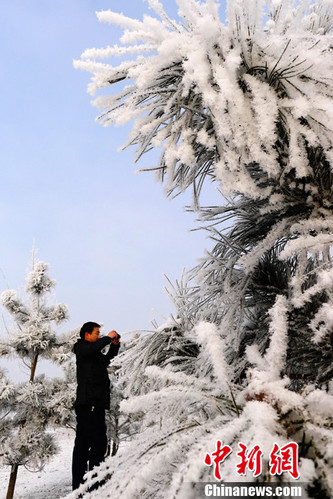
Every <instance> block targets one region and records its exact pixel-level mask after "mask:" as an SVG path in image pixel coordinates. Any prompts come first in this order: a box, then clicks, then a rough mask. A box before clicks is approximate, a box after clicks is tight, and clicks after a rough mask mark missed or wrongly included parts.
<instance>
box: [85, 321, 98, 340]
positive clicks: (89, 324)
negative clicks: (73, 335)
mask: <svg viewBox="0 0 333 499" xmlns="http://www.w3.org/2000/svg"><path fill="white" fill-rule="evenodd" d="M95 327H101V326H100V325H99V324H97V322H85V323H84V324H83V326H82V327H81V329H80V337H81V338H82V339H83V340H84V336H85V334H86V333H89V334H91V333H92V332H93V330H94V328H95Z"/></svg>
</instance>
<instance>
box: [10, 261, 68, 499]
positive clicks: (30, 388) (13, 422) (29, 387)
mask: <svg viewBox="0 0 333 499" xmlns="http://www.w3.org/2000/svg"><path fill="white" fill-rule="evenodd" d="M47 269H48V265H47V264H46V263H44V262H40V261H39V262H36V263H33V266H32V270H31V272H30V273H29V274H28V276H27V284H26V293H27V300H26V301H22V300H21V299H20V298H19V297H18V295H17V292H16V291H14V290H8V291H4V292H3V293H2V295H1V301H2V304H3V306H4V307H5V308H6V309H7V310H8V312H9V313H10V314H11V316H12V318H13V321H14V323H15V326H16V328H15V330H14V331H12V332H11V333H10V334H9V335H8V337H7V338H6V339H5V340H3V341H2V345H1V351H0V354H1V355H8V356H10V357H12V356H14V355H16V356H18V357H19V358H20V359H21V360H22V362H23V363H24V365H25V366H27V367H28V369H29V379H28V380H27V381H26V382H23V383H19V384H17V385H15V384H12V383H10V381H9V380H8V379H7V377H6V376H5V374H4V373H3V372H1V373H0V383H1V395H0V410H1V420H0V421H1V451H0V456H1V460H2V462H3V463H5V464H7V465H9V466H11V473H10V479H9V484H8V490H7V499H11V498H12V497H13V494H14V489H15V483H16V478H17V472H18V468H19V466H22V465H23V466H28V465H29V467H36V468H42V467H43V465H44V463H45V462H46V460H47V459H48V458H49V457H50V456H52V455H53V454H54V452H55V451H56V444H55V441H54V438H53V436H52V435H51V434H50V433H48V432H47V426H48V425H49V424H63V425H64V424H66V423H68V422H70V420H71V417H72V415H71V410H70V404H71V399H72V391H73V388H74V386H71V385H69V386H68V385H67V384H66V382H65V381H64V380H62V379H57V378H54V379H47V378H45V376H44V375H40V376H37V375H36V368H37V363H38V360H39V359H42V358H44V359H51V358H52V357H53V360H57V361H58V363H62V362H64V361H65V360H67V359H68V357H69V352H68V347H67V346H63V347H61V341H60V342H59V339H57V336H56V331H55V329H54V325H58V324H60V323H62V322H63V321H64V320H66V319H67V317H68V312H67V306H66V305H64V304H57V305H50V304H49V303H48V299H47V295H48V293H49V292H50V291H51V290H52V289H53V288H54V286H55V281H54V280H52V279H50V277H49V275H48V273H47ZM62 343H64V339H62Z"/></svg>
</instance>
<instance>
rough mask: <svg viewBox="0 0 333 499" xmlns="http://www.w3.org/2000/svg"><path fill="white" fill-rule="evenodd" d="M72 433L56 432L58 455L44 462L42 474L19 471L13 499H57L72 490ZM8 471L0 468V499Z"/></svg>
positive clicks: (5, 487) (5, 484)
mask: <svg viewBox="0 0 333 499" xmlns="http://www.w3.org/2000/svg"><path fill="white" fill-rule="evenodd" d="M74 438H75V433H74V431H73V430H66V429H62V430H58V431H57V443H58V446H59V452H58V453H57V454H56V455H55V456H54V457H53V458H52V459H51V460H50V461H49V462H48V464H47V465H46V466H45V468H44V469H43V471H38V472H31V471H28V470H26V469H25V468H24V467H23V466H21V467H20V468H19V471H18V475H17V481H16V487H15V494H14V499H59V498H60V497H64V496H66V495H67V494H68V493H69V492H70V491H71V490H72V476H71V467H72V450H73V444H74ZM9 474H10V468H9V466H7V467H0V484H1V485H0V499H4V498H5V497H6V492H7V486H8V479H9Z"/></svg>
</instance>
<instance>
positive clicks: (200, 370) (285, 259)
mask: <svg viewBox="0 0 333 499" xmlns="http://www.w3.org/2000/svg"><path fill="white" fill-rule="evenodd" d="M147 1H148V4H149V5H150V7H151V8H152V10H154V11H155V13H156V14H157V16H158V17H152V16H145V17H144V19H143V21H139V20H136V19H130V18H128V17H126V16H124V15H123V14H117V13H114V12H111V11H105V12H100V13H98V17H99V19H100V21H102V22H109V23H111V24H117V25H120V26H121V27H122V28H124V34H123V36H122V38H121V42H122V43H123V46H122V47H119V46H114V47H108V48H106V49H89V50H86V51H85V52H84V53H83V55H82V58H81V60H80V61H77V62H76V66H77V67H79V68H82V69H86V70H88V71H90V72H92V73H93V75H94V76H93V79H92V82H91V83H90V85H89V91H90V92H91V93H92V94H93V93H95V92H96V91H98V90H99V89H101V88H108V87H111V86H113V87H115V88H116V87H118V90H117V89H116V90H115V92H114V93H111V92H110V95H108V96H105V92H103V94H104V95H103V96H101V97H98V98H97V99H96V100H95V104H96V105H97V106H98V107H100V108H101V109H103V112H102V114H101V116H100V118H99V119H100V121H101V122H102V123H103V124H104V125H106V126H108V125H110V124H113V123H117V124H123V123H125V122H126V121H129V120H134V125H133V129H132V132H131V135H130V139H129V142H128V145H135V146H137V159H139V158H141V157H142V155H143V154H144V153H145V152H147V151H149V150H150V149H151V148H154V147H161V148H162V154H161V158H160V162H159V164H158V165H157V166H156V167H155V168H154V169H153V170H154V172H155V174H156V175H157V177H158V179H160V180H161V181H164V182H165V185H166V193H167V194H168V195H172V194H178V193H179V192H183V191H184V190H186V189H187V188H189V187H191V188H192V191H193V209H194V210H197V211H198V216H199V219H200V220H201V221H202V223H204V224H205V225H204V226H205V228H206V229H207V230H208V231H209V232H210V234H211V236H212V239H213V240H214V241H215V247H214V248H213V250H212V251H211V252H210V253H207V254H206V256H205V257H204V258H202V260H201V262H200V264H199V265H198V266H197V267H196V268H195V269H194V270H193V271H192V273H190V275H189V277H190V278H191V276H193V277H192V279H190V280H189V282H188V285H187V286H185V287H184V286H179V288H178V290H177V292H176V297H175V299H176V301H177V309H178V316H177V317H176V318H175V323H174V327H169V326H168V327H166V328H162V329H161V330H160V331H157V332H156V333H155V334H154V335H153V336H152V337H151V338H145V339H141V340H137V343H136V344H135V343H134V344H133V348H132V349H128V351H127V353H126V355H124V358H122V365H123V366H125V365H126V360H128V361H129V366H128V368H126V367H124V368H123V376H124V380H125V384H126V386H127V389H126V390H127V391H125V396H126V397H128V399H127V400H125V401H124V402H123V403H122V404H121V407H120V408H121V410H123V412H124V413H126V414H129V415H131V418H132V419H131V420H132V422H133V434H134V433H137V432H139V435H137V436H133V438H134V440H133V446H129V447H130V448H124V450H123V451H121V450H120V452H119V455H118V460H119V461H120V462H122V463H123V466H126V465H128V469H130V470H131V471H132V475H129V476H128V478H127V479H126V480H125V482H126V483H125V484H124V481H123V480H122V479H121V477H120V470H121V469H122V467H119V472H118V469H117V463H116V462H111V461H110V462H108V463H107V464H106V465H105V467H106V468H105V473H107V474H112V480H111V482H110V484H109V485H108V486H107V485H106V486H105V490H106V492H105V494H106V495H105V497H109V496H110V497H112V493H114V492H115V491H116V490H120V488H121V490H122V491H123V494H124V495H123V497H146V498H148V497H164V495H163V494H165V497H177V498H178V497H188V495H186V494H188V490H186V487H187V485H186V483H187V482H191V481H200V480H205V479H206V480H209V477H211V476H212V475H211V469H210V468H207V467H206V466H205V464H204V462H203V453H204V452H205V451H208V450H209V449H208V447H211V446H212V445H213V444H214V442H216V440H217V439H220V440H223V442H224V443H225V444H228V445H237V442H240V441H242V442H244V443H246V444H247V445H248V446H253V445H255V444H260V445H261V446H262V448H263V449H264V450H265V452H266V453H267V451H268V449H269V448H270V446H271V445H272V443H273V442H274V441H276V442H278V443H279V444H281V445H282V444H283V443H286V442H287V441H288V439H289V440H290V439H291V438H292V439H293V440H294V441H295V442H297V443H298V444H299V449H300V461H299V466H300V471H301V477H302V481H304V482H307V483H308V484H309V486H308V494H309V497H330V496H331V495H332V494H333V476H332V454H331V452H330V451H329V448H330V446H331V445H332V441H333V435H332V418H331V415H332V371H333V357H332V329H333V314H332V305H333V303H332V292H333V278H332V275H333V274H332V273H333V267H332V243H333V236H332V207H333V198H332V192H333V191H332V182H333V178H332V162H333V147H332V145H333V133H332V112H331V109H332V93H333V92H332V79H331V76H330V75H331V74H332V65H333V63H332V61H333V59H332V47H333V38H332V19H333V4H332V1H331V0H298V1H297V0H295V1H294V0H229V1H227V2H226V6H225V7H226V21H225V22H223V21H221V18H220V15H219V14H220V13H219V7H218V4H217V3H216V2H215V1H214V0H206V1H205V2H199V1H195V0H176V3H177V5H178V7H179V9H178V18H177V19H176V20H174V19H170V17H169V16H168V15H167V13H166V12H165V10H164V8H163V6H162V4H161V3H160V2H159V1H158V0H147ZM123 54H127V56H128V57H127V60H125V61H123V62H121V63H120V64H118V65H117V64H115V65H112V64H110V63H107V62H101V61H100V60H101V59H109V58H114V57H117V56H122V55H123ZM207 180H208V181H212V182H215V183H216V184H217V185H218V187H219V190H220V191H221V204H220V205H219V206H209V207H200V192H201V189H202V186H203V184H204V183H205V182H207ZM184 345H186V346H187V347H189V345H190V347H189V348H187V347H186V349H184ZM180 352H181V353H180ZM126 356H128V357H126ZM134 366H135V368H136V372H138V371H139V372H141V373H142V378H140V383H138V381H137V380H135V376H136V375H135V372H134V370H133V368H134ZM186 376H187V377H186ZM142 381H144V382H142ZM194 386H195V390H194V389H193V387H194ZM193 392H195V395H194V393H193ZM208 400H209V401H208ZM158 415H160V419H161V422H160V425H159V424H158V423H157V421H158V419H159V418H158ZM194 420H195V422H196V423H195V427H193V426H192V424H194V423H193V421H194ZM178 422H181V425H180V426H178ZM141 430H144V432H142V433H140V432H141ZM159 430H160V431H159ZM178 430H179V431H178ZM207 432H208V433H209V435H210V436H209V437H208V436H207ZM142 444H143V447H142ZM119 461H118V462H119ZM165 462H167V463H168V466H166V465H164V464H163V463H165ZM267 464H268V463H267V462H265V466H267ZM234 468H235V460H234V458H232V459H230V461H228V463H227V464H226V467H225V478H226V479H227V480H234V481H236V479H237V478H238V479H239V476H237V475H236V476H235V473H234ZM143 469H145V470H147V472H146V473H142V470H143ZM133 470H140V471H138V472H137V473H136V472H135V471H133ZM122 476H123V475H122ZM261 478H262V479H268V478H270V477H269V474H268V470H267V468H266V470H265V472H264V473H263V475H262V477H261ZM245 479H246V477H245ZM247 479H249V478H247ZM280 479H282V478H281V477H280Z"/></svg>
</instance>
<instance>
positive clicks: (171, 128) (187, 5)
mask: <svg viewBox="0 0 333 499" xmlns="http://www.w3.org/2000/svg"><path fill="white" fill-rule="evenodd" d="M148 3H149V5H150V7H151V8H152V9H157V13H158V14H159V15H160V16H162V19H161V20H158V19H157V18H155V17H150V16H145V17H144V19H143V21H138V20H132V19H129V18H127V17H125V16H124V15H122V14H116V13H113V12H110V11H107V12H101V13H99V15H98V17H99V19H100V20H102V21H103V22H108V23H111V24H119V25H120V26H121V27H122V28H124V30H125V31H124V35H123V37H122V38H121V41H122V43H123V44H124V45H126V50H127V51H128V52H129V53H136V52H138V51H139V49H140V48H141V49H142V55H138V56H137V58H133V59H132V60H129V61H125V62H122V63H120V64H119V65H118V66H117V65H115V66H113V65H111V64H109V63H103V64H101V63H98V62H96V60H97V59H100V58H103V59H104V58H108V57H114V56H117V55H122V53H123V52H122V51H120V50H119V48H118V47H114V49H113V50H111V49H110V48H109V49H106V50H104V51H101V50H89V51H86V52H84V53H83V55H82V59H81V60H80V61H75V67H78V68H82V69H86V70H88V71H91V72H92V73H93V74H94V77H93V80H92V83H91V84H90V86H89V91H90V92H91V93H95V92H96V91H98V90H99V89H101V88H104V87H109V86H111V85H114V84H115V83H118V82H120V81H124V82H127V81H128V83H129V84H128V85H127V86H125V87H123V88H122V89H121V91H120V92H116V93H115V94H113V95H112V96H105V97H99V98H98V99H97V100H96V101H95V103H96V105H97V106H98V107H101V108H103V109H104V112H103V114H102V115H101V116H100V120H101V121H102V122H103V124H104V125H110V124H111V123H117V124H123V123H125V122H127V121H130V120H131V119H134V120H135V122H134V127H133V131H132V133H131V138H130V143H131V144H137V145H138V155H137V157H138V158H139V157H140V156H141V155H142V154H143V153H144V152H145V151H147V150H149V149H150V148H151V147H152V146H153V147H157V146H162V147H163V154H162V157H161V161H160V166H159V167H158V168H157V172H158V174H159V175H160V176H161V177H163V176H164V174H167V175H168V184H167V185H168V190H169V191H172V190H184V189H185V188H186V187H188V186H189V185H191V184H194V186H195V187H196V189H197V191H195V192H199V191H200V187H201V184H202V182H203V180H204V178H205V177H206V176H207V177H212V176H213V177H214V178H216V179H218V181H220V182H221V185H222V188H223V190H224V192H228V193H232V194H233V193H235V192H238V193H244V194H246V195H248V196H251V197H254V198H262V197H263V196H267V194H268V193H273V191H274V186H275V184H276V183H281V182H282V181H283V180H284V179H286V178H287V177H288V176H290V172H293V176H294V178H295V180H296V179H300V178H304V177H306V176H307V175H308V174H309V172H310V171H311V165H310V164H309V163H310V161H309V155H308V152H307V149H308V147H309V146H312V147H318V146H320V147H321V149H322V151H323V154H324V155H325V157H326V158H327V159H328V158H331V155H332V114H331V112H330V99H331V97H332V84H331V80H330V78H329V75H330V74H331V71H332V57H331V49H330V46H331V44H332V37H331V35H330V20H331V19H332V13H333V7H332V5H331V3H330V2H329V1H326V2H319V1H314V2H311V1H310V0H301V1H300V2H297V3H295V2H293V8H291V7H290V6H289V5H290V4H289V5H288V4H287V3H284V4H283V6H282V4H281V2H275V1H274V2H273V1H272V0H267V1H266V2H264V1H262V0H261V1H259V0H254V1H251V2H245V1H237V2H236V1H232V2H231V1H230V2H228V4H227V16H228V22H227V24H224V23H222V22H221V20H220V18H219V15H218V7H217V4H216V3H215V2H214V1H209V2H202V3H200V2H198V1H195V0H177V4H178V6H179V16H180V19H179V20H177V21H176V20H171V19H170V18H169V17H168V16H167V15H166V13H165V12H164V11H163V10H162V7H161V5H160V4H159V2H155V1H154V2H153V1H151V0H150V1H148ZM138 42H141V43H139V44H138ZM133 44H134V45H133ZM281 142H282V143H281ZM250 163H256V164H258V165H260V168H261V169H262V175H264V176H265V177H266V178H267V185H266V187H265V189H263V188H262V186H258V183H257V182H256V181H255V179H254V178H251V175H250V174H249V171H248V167H247V165H249V164H250ZM312 191H313V189H311V186H308V194H309V195H311V194H313V192H312Z"/></svg>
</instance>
